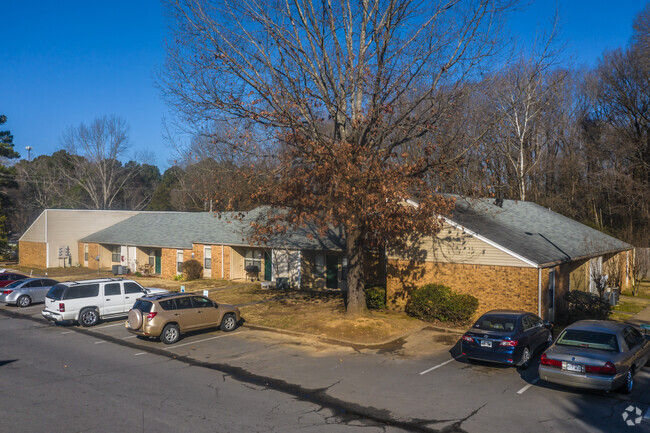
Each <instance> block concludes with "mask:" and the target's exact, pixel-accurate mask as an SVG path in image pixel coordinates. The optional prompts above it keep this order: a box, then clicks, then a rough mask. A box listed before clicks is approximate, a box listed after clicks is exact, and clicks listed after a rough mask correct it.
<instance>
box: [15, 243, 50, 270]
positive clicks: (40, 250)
mask: <svg viewBox="0 0 650 433" xmlns="http://www.w3.org/2000/svg"><path fill="white" fill-rule="evenodd" d="M18 253H19V262H20V265H21V266H34V267H36V268H46V267H47V249H46V244H45V242H28V241H20V242H19V243H18Z"/></svg>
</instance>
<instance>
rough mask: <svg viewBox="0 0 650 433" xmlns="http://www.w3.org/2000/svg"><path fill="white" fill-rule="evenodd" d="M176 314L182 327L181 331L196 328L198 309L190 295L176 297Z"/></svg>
mask: <svg viewBox="0 0 650 433" xmlns="http://www.w3.org/2000/svg"><path fill="white" fill-rule="evenodd" d="M174 316H175V317H176V320H177V321H178V324H179V326H180V327H181V332H186V331H191V330H192V329H196V326H197V322H198V318H197V317H196V316H197V314H196V309H195V308H194V306H193V305H192V299H191V297H190V296H182V297H180V298H176V311H175V312H174Z"/></svg>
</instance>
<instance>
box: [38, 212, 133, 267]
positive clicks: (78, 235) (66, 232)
mask: <svg viewBox="0 0 650 433" xmlns="http://www.w3.org/2000/svg"><path fill="white" fill-rule="evenodd" d="M138 213H139V212H135V211H105V210H62V209H48V210H45V211H44V214H46V220H47V237H48V240H47V242H48V246H49V263H48V267H56V266H59V247H64V246H69V247H70V252H71V254H72V264H73V265H74V264H76V263H80V262H79V253H78V248H75V246H76V245H77V241H78V240H79V239H82V238H84V237H86V236H88V235H90V234H93V233H95V232H98V231H100V230H103V229H105V228H107V227H110V226H112V225H113V224H117V223H118V222H120V221H124V220H125V219H127V218H130V217H132V216H134V215H137V214H138ZM39 218H40V217H39ZM109 260H110V258H109ZM81 264H83V257H81ZM102 264H103V263H102Z"/></svg>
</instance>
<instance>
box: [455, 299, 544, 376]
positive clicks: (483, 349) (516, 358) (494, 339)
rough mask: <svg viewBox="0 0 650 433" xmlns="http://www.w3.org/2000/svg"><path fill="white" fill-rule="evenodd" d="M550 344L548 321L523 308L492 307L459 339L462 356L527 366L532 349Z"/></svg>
mask: <svg viewBox="0 0 650 433" xmlns="http://www.w3.org/2000/svg"><path fill="white" fill-rule="evenodd" d="M552 343H553V335H552V334H551V325H550V323H548V322H546V321H543V320H542V319H540V318H539V317H538V316H536V315H534V314H531V313H527V312H525V311H512V310H492V311H490V312H488V313H485V314H484V315H482V316H481V318H480V319H478V320H477V321H476V323H475V324H474V326H472V327H471V328H470V329H469V330H468V331H467V332H466V333H465V335H463V337H462V339H461V350H462V353H463V355H464V356H465V357H467V358H469V359H478V360H481V361H489V362H498V363H502V364H510V365H516V366H519V367H522V368H526V367H528V364H529V362H530V359H531V358H532V357H533V355H534V354H535V352H537V351H538V350H541V349H545V348H546V347H548V346H550V345H551V344H552Z"/></svg>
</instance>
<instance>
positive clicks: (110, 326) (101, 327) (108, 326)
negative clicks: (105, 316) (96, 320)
mask: <svg viewBox="0 0 650 433" xmlns="http://www.w3.org/2000/svg"><path fill="white" fill-rule="evenodd" d="M120 325H122V326H124V322H120V323H113V324H112V325H106V326H98V327H97V328H94V329H104V328H112V327H113V326H120Z"/></svg>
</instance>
